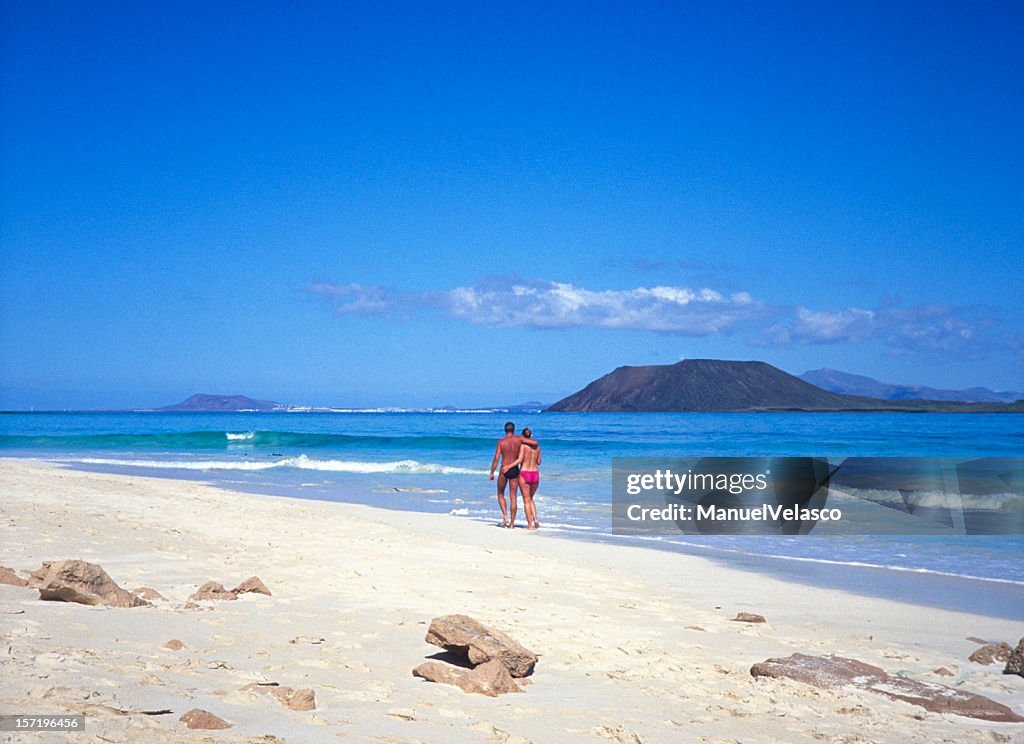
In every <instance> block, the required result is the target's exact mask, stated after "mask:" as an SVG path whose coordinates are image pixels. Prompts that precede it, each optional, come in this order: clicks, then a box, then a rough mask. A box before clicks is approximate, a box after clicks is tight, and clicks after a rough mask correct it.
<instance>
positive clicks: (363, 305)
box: [306, 282, 394, 315]
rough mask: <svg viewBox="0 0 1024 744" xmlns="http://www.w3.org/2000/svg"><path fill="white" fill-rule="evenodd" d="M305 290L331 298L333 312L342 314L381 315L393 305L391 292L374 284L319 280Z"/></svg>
mask: <svg viewBox="0 0 1024 744" xmlns="http://www.w3.org/2000/svg"><path fill="white" fill-rule="evenodd" d="M306 291H307V292H311V293H312V294H317V295H320V296H322V297H327V298H329V299H331V300H332V301H333V303H334V310H335V312H338V313H340V314H342V315H381V314H383V313H386V312H387V311H389V310H390V309H391V308H392V306H393V305H394V302H393V300H392V298H391V296H390V295H391V293H390V292H389V291H388V290H387V289H385V288H384V287H379V286H376V285H363V284H335V283H332V282H320V283H318V284H311V285H310V286H308V287H306Z"/></svg>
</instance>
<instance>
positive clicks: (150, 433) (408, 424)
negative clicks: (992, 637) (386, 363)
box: [0, 411, 1024, 618]
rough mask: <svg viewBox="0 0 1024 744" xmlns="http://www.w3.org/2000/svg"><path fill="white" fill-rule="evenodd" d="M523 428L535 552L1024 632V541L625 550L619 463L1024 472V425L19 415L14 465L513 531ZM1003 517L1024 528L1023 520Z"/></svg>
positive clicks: (889, 417)
mask: <svg viewBox="0 0 1024 744" xmlns="http://www.w3.org/2000/svg"><path fill="white" fill-rule="evenodd" d="M510 418H511V419H512V420H514V421H515V423H516V425H517V427H519V428H520V429H521V428H522V427H523V426H530V427H532V428H533V431H534V436H535V437H536V438H537V439H538V440H539V441H540V442H541V444H542V447H543V466H542V468H541V471H542V481H541V486H540V489H539V492H538V497H537V506H538V516H539V518H540V521H541V525H542V531H541V532H542V534H537V535H531V534H528V533H526V532H525V531H523V533H522V535H523V539H525V540H531V539H545V537H544V536H545V535H557V536H562V537H568V538H572V539H582V540H590V541H597V542H606V543H620V544H632V545H642V546H644V547H647V548H653V549H657V550H661V551H663V552H664V553H665V561H666V570H668V571H670V570H672V561H673V556H674V554H677V553H689V554H695V555H701V556H704V557H707V558H710V559H712V560H713V561H716V562H718V563H721V564H724V565H730V566H733V567H739V568H743V569H747V570H754V571H762V572H767V573H772V574H775V575H779V576H782V577H783V578H786V579H788V580H791V581H798V582H803V583H809V584H814V585H821V586H832V587H836V588H840V589H845V590H848V591H853V592H858V593H862V594H869V595H876V596H891V597H894V598H899V599H902V600H908V601H912V602H916V603H920V604H927V605H933V606H939V607H944V608H947V609H958V610H969V611H972V612H978V613H982V614H990V615H995V616H1001V617H1012V618H1024V536H1020V535H999V536H966V535H954V536H921V535H918V536H913V535H848V536H815V535H814V534H811V535H803V536H748V535H722V536H710V535H698V536H693V535H682V534H680V535H663V536H656V537H652V536H648V537H645V538H639V537H622V536H616V535H613V534H612V532H611V514H612V510H611V471H612V458H613V457H712V456H722V457H725V456H729V457H751V456H757V457H772V456H808V457H827V458H843V457H876V456H877V457H929V458H931V457H936V458H938V457H942V458H983V457H999V458H1006V457H1010V458H1017V457H1022V456H1024V416H1017V415H980V414H970V415H963V414H960V415H955V414H863V413H859V414H800V413H784V414H559V413H540V412H534V413H519V412H517V413H515V414H509V413H507V412H502V411H474V412H406V411H403V412H396V411H381V412H274V413H255V412H251V413H225V414H220V413H160V412H137V413H121V412H109V413H108V412H103V413H6V414H0V457H18V458H28V459H34V460H43V461H48V462H55V463H62V464H65V465H67V466H70V467H75V468H80V469H89V470H98V471H104V472H116V473H132V474H137V475H150V476H160V477H171V478H187V479H195V480H200V481H204V482H208V483H211V484H214V485H218V486H223V487H227V488H232V489H235V490H241V491H251V492H259V493H269V494H274V495H278V496H281V497H294V498H305V499H321V500H327V501H343V502H351V503H359V504H366V505H370V506H375V507H382V508H388V509H401V510H409V511H420V512H433V513H441V514H449V515H452V517H453V518H460V519H467V520H475V521H478V522H479V523H480V524H481V529H483V528H484V527H485V525H490V524H496V523H497V521H498V520H499V517H500V514H499V512H498V509H497V504H496V500H495V495H494V494H495V489H494V484H493V483H492V482H491V481H489V480H488V477H487V476H488V470H489V467H490V462H491V457H492V455H493V453H494V447H495V443H496V441H497V439H498V437H499V436H500V435H501V432H502V425H503V424H504V422H505V421H506V420H509V419H510ZM1012 501H1013V500H1012V498H1011V502H1012ZM1001 508H1004V509H1008V510H1017V511H1024V503H1020V502H1019V501H1018V502H1012V503H1007V504H1004V505H1002V507H1001ZM1015 518H1019V515H1018V516H1017V517H1015ZM523 523H524V522H523V519H522V516H521V513H520V517H519V524H520V526H521V525H522V524H523ZM694 580H711V577H694Z"/></svg>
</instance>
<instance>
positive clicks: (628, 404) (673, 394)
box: [547, 359, 1024, 413]
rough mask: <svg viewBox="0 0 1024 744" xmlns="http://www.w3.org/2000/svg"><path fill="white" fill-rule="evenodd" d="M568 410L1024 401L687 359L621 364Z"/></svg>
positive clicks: (948, 406)
mask: <svg viewBox="0 0 1024 744" xmlns="http://www.w3.org/2000/svg"><path fill="white" fill-rule="evenodd" d="M547 410H549V411H567V412H648V411H649V412H654V411H693V412H707V413H719V412H755V411H821V412H825V411H865V412H867V411H906V412H919V413H925V412H956V413H970V412H975V413H988V412H999V413H1004V412H1014V413H1017V412H1019V413H1024V401H1019V402H1017V403H1013V404H1007V403H994V402H986V403H964V402H952V401H931V400H928V401H925V400H884V399H880V398H872V397H868V396H856V395H846V394H843V393H836V392H831V391H829V390H824V389H822V388H820V387H817V386H816V385H812V384H811V383H809V382H806V381H804V380H801V379H800V378H799V377H795V376H793V375H791V374H789V373H787V372H783V371H782V370H781V369H778V368H777V367H773V366H772V365H770V364H767V363H766V362H735V361H723V360H719V359H685V360H683V361H681V362H678V363H676V364H671V365H650V366H645V367H619V368H618V369H616V370H614V371H612V372H609V373H608V374H607V375H605V376H604V377H601V378H600V379H597V380H595V381H593V382H591V383H590V384H589V385H587V386H586V387H585V388H583V389H582V390H580V391H578V392H576V393H573V394H572V395H570V396H569V397H567V398H563V399H562V400H560V401H558V402H557V403H555V404H554V405H552V406H550V407H549V408H548V409H547Z"/></svg>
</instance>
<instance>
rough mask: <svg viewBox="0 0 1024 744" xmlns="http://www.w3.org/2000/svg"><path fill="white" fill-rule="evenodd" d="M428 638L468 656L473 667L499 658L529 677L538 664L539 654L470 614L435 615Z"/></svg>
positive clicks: (515, 674) (511, 670)
mask: <svg viewBox="0 0 1024 744" xmlns="http://www.w3.org/2000/svg"><path fill="white" fill-rule="evenodd" d="M426 641H427V643H432V644H434V645H435V646H440V647H441V648H443V649H445V650H446V651H450V652H452V653H454V654H458V655H460V656H463V657H465V658H466V659H467V660H468V661H469V663H470V664H472V665H473V666H476V665H477V664H484V663H486V662H488V661H491V660H492V659H497V660H498V661H500V662H501V663H502V665H503V666H504V667H505V668H506V669H508V672H509V674H511V675H512V676H513V677H525V676H526V675H528V674H529V673H530V672H532V671H533V667H534V665H535V664H536V663H537V654H535V653H533V652H532V651H530V650H528V649H526V648H523V646H521V645H520V644H519V643H517V642H516V641H514V640H512V638H510V637H509V636H508V635H506V634H505V633H502V632H501V631H500V630H494V629H493V628H488V627H487V626H486V625H484V624H483V623H481V622H479V621H477V620H474V619H473V618H471V617H469V616H467V615H445V616H444V617H437V618H434V619H433V620H432V621H431V622H430V628H429V629H428V630H427V637H426Z"/></svg>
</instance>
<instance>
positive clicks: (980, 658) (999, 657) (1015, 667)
mask: <svg viewBox="0 0 1024 744" xmlns="http://www.w3.org/2000/svg"><path fill="white" fill-rule="evenodd" d="M967 640H969V641H973V642H975V643H980V644H982V646H981V648H977V649H975V650H974V653H972V654H971V655H970V656H968V657H967V659H968V661H973V662H974V663H975V664H985V665H989V664H995V663H996V662H1005V663H1006V666H1005V667H1003V674H1018V675H1020V676H1022V677H1024V638H1021V639H1020V641H1018V642H1017V647H1016V648H1014V647H1013V646H1011V645H1010V644H1009V643H1006V642H1005V641H997V642H995V643H990V642H989V641H984V640H982V639H980V638H968V639H967Z"/></svg>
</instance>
